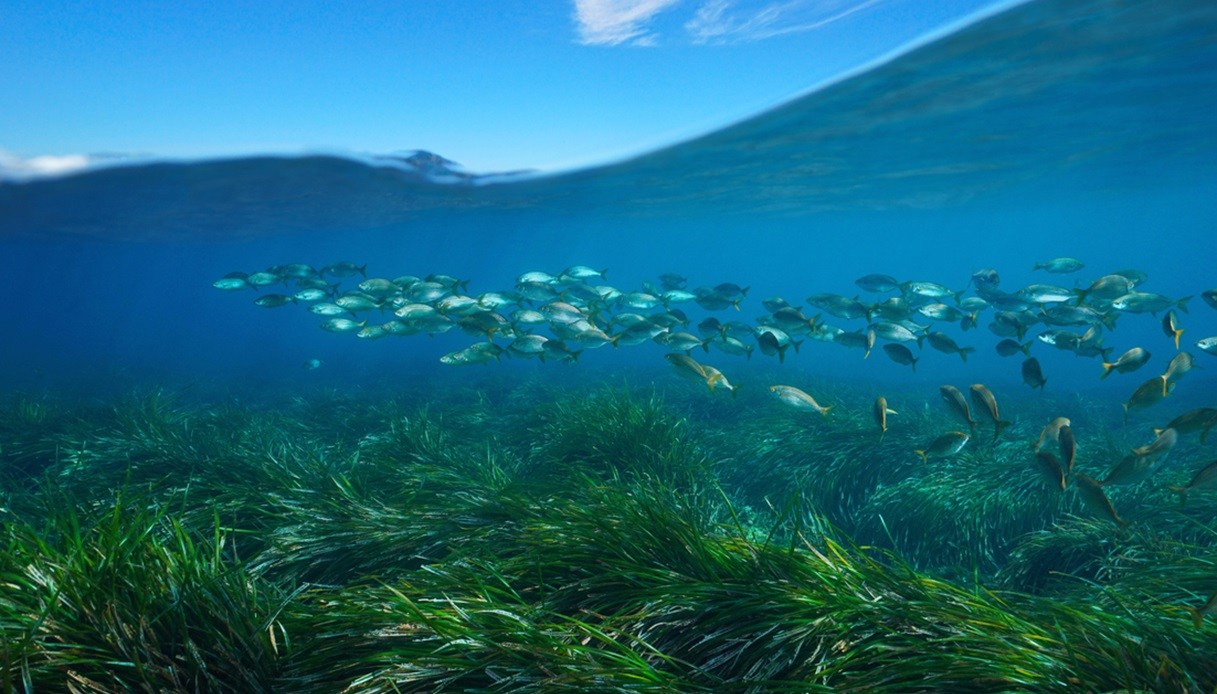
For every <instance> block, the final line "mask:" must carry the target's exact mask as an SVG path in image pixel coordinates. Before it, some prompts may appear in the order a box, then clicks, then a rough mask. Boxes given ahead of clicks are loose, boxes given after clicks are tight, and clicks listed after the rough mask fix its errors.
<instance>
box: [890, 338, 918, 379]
mask: <svg viewBox="0 0 1217 694" xmlns="http://www.w3.org/2000/svg"><path fill="white" fill-rule="evenodd" d="M883 351H884V352H886V353H887V356H889V357H891V359H892V361H894V362H896V363H897V364H903V365H904V366H911V367H912V368H913V373H917V357H914V356H913V351H912V350H910V349H909V348H908V347H905V346H904V345H901V344H897V343H895V342H889V343H888V344H886V345H883Z"/></svg>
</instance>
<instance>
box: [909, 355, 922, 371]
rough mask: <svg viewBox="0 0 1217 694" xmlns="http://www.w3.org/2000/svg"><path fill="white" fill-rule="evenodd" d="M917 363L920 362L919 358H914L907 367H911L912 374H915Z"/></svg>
mask: <svg viewBox="0 0 1217 694" xmlns="http://www.w3.org/2000/svg"><path fill="white" fill-rule="evenodd" d="M919 361H921V359H920V358H919V357H914V358H913V363H912V364H909V366H911V367H913V373H917V362H919Z"/></svg>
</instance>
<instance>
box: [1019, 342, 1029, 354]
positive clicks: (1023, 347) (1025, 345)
mask: <svg viewBox="0 0 1217 694" xmlns="http://www.w3.org/2000/svg"><path fill="white" fill-rule="evenodd" d="M1018 350H1019V351H1020V352H1022V353H1023V356H1027V357H1029V356H1031V342H1030V341H1028V342H1026V343H1023V344H1021V345H1019V346H1018Z"/></svg>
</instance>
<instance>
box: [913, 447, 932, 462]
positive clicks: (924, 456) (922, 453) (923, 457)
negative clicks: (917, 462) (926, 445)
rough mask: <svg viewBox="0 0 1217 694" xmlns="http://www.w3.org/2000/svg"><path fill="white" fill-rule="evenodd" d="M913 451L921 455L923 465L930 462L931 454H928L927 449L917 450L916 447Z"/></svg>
mask: <svg viewBox="0 0 1217 694" xmlns="http://www.w3.org/2000/svg"><path fill="white" fill-rule="evenodd" d="M913 452H914V453H916V454H917V455H919V456H921V464H922V465H925V464H927V463H929V462H930V456H929V455H927V454H926V452H925V451H921V450H915V449H914V450H913Z"/></svg>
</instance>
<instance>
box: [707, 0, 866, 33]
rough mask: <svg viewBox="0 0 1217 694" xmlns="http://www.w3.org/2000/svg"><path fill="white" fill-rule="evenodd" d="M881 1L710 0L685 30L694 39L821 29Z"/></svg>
mask: <svg viewBox="0 0 1217 694" xmlns="http://www.w3.org/2000/svg"><path fill="white" fill-rule="evenodd" d="M880 2H882V0H787V1H786V2H772V3H767V4H762V5H760V6H757V5H756V4H754V3H748V4H746V5H744V6H741V3H739V2H738V1H737V0H706V2H704V3H702V5H701V6H700V7H698V8H697V12H696V13H695V14H694V15H693V18H692V19H690V20H689V21H688V22H686V23H685V30H686V31H687V32H688V33H689V38H690V39H691V40H692V41H693V43H700V44H705V43H735V42H741V41H760V40H762V39H768V38H773V37H774V36H782V35H785V34H796V33H800V32H804V31H812V30H815V29H820V28H823V27H826V26H828V25H829V24H832V23H833V22H837V21H839V20H842V19H845V18H846V17H848V16H850V15H852V14H854V13H856V12H861V11H862V10H865V9H867V8H868V7H872V6H874V5H877V4H879V3H880Z"/></svg>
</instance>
